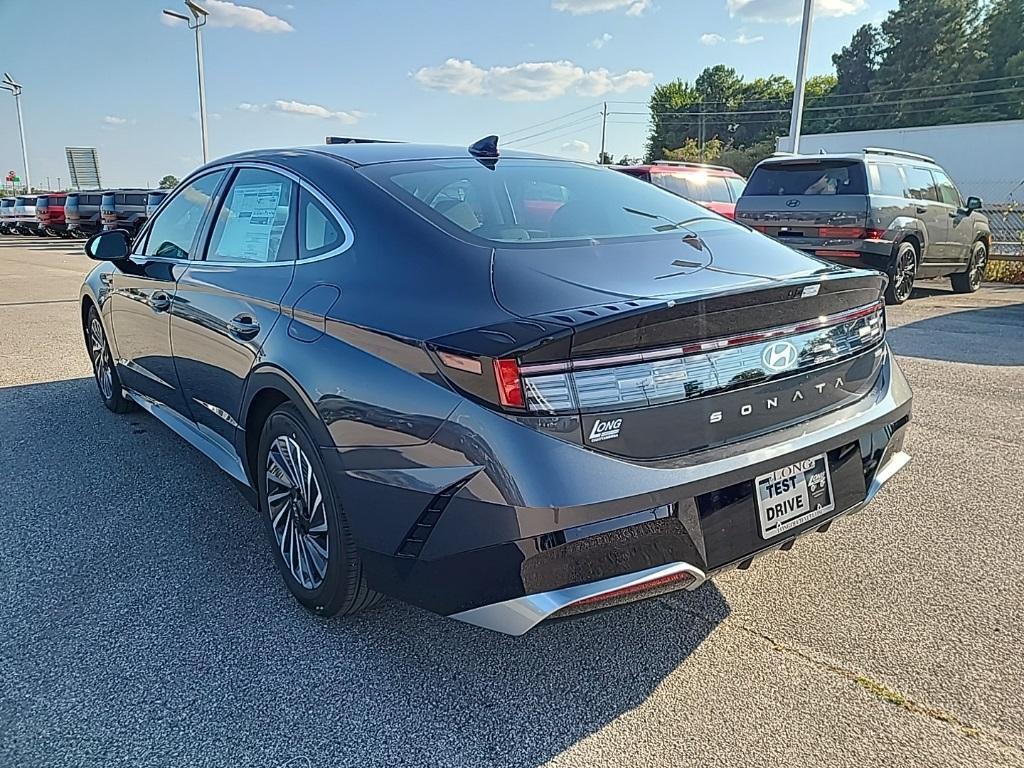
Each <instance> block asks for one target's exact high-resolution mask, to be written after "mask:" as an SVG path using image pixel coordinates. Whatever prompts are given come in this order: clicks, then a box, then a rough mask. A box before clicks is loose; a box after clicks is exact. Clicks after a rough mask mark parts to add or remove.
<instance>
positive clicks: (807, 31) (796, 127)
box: [789, 0, 814, 155]
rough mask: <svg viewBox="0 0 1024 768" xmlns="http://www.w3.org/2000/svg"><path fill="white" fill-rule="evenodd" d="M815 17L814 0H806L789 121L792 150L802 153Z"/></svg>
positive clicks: (795, 152) (794, 152)
mask: <svg viewBox="0 0 1024 768" xmlns="http://www.w3.org/2000/svg"><path fill="white" fill-rule="evenodd" d="M813 18H814V0H804V19H803V23H802V24H801V25H800V53H799V54H798V56H797V60H796V80H795V81H794V83H793V85H794V87H793V114H792V115H791V117H790V121H789V144H790V147H789V149H790V151H791V152H792V153H793V154H794V155H798V154H800V130H801V128H802V127H803V121H804V91H805V86H806V83H807V49H808V48H809V47H810V44H811V21H812V19H813Z"/></svg>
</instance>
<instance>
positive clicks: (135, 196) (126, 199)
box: [117, 193, 146, 205]
mask: <svg viewBox="0 0 1024 768" xmlns="http://www.w3.org/2000/svg"><path fill="white" fill-rule="evenodd" d="M117 204H118V205H145V204H146V194H145V193H141V194H139V193H128V194H119V195H118V196H117Z"/></svg>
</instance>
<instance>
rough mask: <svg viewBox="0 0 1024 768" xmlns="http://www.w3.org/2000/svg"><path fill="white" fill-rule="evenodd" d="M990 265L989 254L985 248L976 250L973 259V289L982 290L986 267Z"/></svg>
mask: <svg viewBox="0 0 1024 768" xmlns="http://www.w3.org/2000/svg"><path fill="white" fill-rule="evenodd" d="M987 264H988V252H987V251H986V250H985V248H984V247H979V248H976V249H975V251H974V258H973V259H971V288H980V287H981V281H982V279H983V278H984V277H985V266H986V265H987Z"/></svg>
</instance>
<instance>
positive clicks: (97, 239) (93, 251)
mask: <svg viewBox="0 0 1024 768" xmlns="http://www.w3.org/2000/svg"><path fill="white" fill-rule="evenodd" d="M131 252H132V244H131V241H130V240H129V239H128V233H127V232H125V231H124V230H123V229H108V230H107V231H106V232H99V233H97V234H95V235H93V236H92V237H90V238H89V239H88V240H87V241H86V242H85V253H86V254H87V255H88V256H89V258H90V259H96V261H124V260H125V259H127V258H128V256H129V254H131Z"/></svg>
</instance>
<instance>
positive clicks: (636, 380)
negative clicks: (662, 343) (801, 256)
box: [495, 302, 885, 413]
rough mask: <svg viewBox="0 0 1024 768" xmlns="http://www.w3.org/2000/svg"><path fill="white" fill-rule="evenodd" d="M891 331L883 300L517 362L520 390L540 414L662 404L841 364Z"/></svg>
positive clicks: (521, 394)
mask: <svg viewBox="0 0 1024 768" xmlns="http://www.w3.org/2000/svg"><path fill="white" fill-rule="evenodd" d="M884 334H885V319H884V314H883V306H882V304H881V303H880V302H876V303H874V304H869V305H867V306H863V307H858V308H856V309H852V310H847V311H844V312H838V313H836V314H833V315H825V316H820V317H817V318H815V319H813V320H808V321H805V322H800V323H794V324H792V325H787V326H781V327H776V328H770V329H767V330H763V331H756V332H752V333H743V334H737V335H734V336H727V337H721V338H716V339H709V340H707V341H700V342H693V343H689V344H680V345H678V346H674V347H669V348H662V349H655V350H645V351H643V352H634V353H625V354H619V355H610V356H605V357H600V358H589V359H584V360H572V361H566V362H558V363H540V364H530V365H523V366H517V369H516V370H517V374H518V375H519V381H520V382H521V388H517V389H516V390H515V391H516V393H517V394H518V395H519V396H520V397H521V398H522V399H523V400H524V401H525V407H526V408H527V409H528V410H530V411H533V412H538V413H567V412H573V411H584V412H586V411H593V410H608V409H616V408H629V407H636V406H641V405H655V404H662V403H668V402H673V401H677V400H686V399H689V398H693V397H700V396H702V395H709V394H712V393H714V392H720V391H724V390H726V389H729V388H732V387H735V386H747V385H749V384H750V383H752V382H756V381H760V380H765V379H769V378H774V377H778V376H787V375H791V374H794V373H798V372H800V371H805V370H809V369H812V368H816V367H818V366H821V365H826V364H830V363H834V362H837V361H839V360H841V359H843V358H847V357H851V356H853V355H856V354H859V353H861V352H862V351H866V350H867V349H869V348H871V347H874V346H875V345H876V344H877V343H879V342H880V341H881V340H882V338H883V336H884ZM781 339H786V341H788V342H789V343H790V345H791V346H792V347H793V349H794V351H795V354H794V355H792V356H791V358H790V363H789V364H788V365H787V366H786V367H784V368H779V367H777V366H775V367H767V364H766V363H764V358H763V353H764V351H765V347H766V346H767V344H766V343H765V342H775V341H777V340H781ZM495 370H496V371H497V368H496V369H495ZM499 387H500V385H499Z"/></svg>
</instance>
